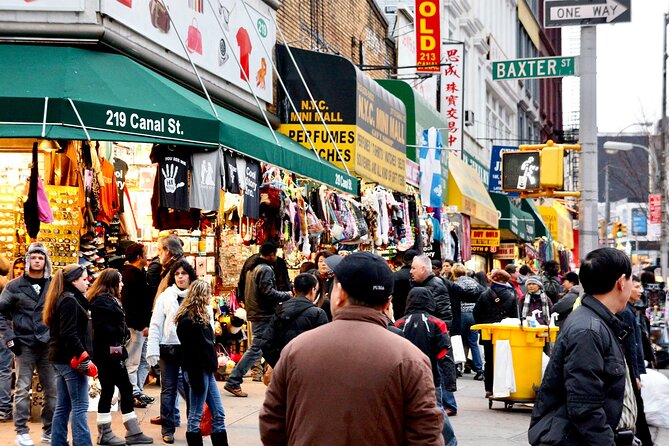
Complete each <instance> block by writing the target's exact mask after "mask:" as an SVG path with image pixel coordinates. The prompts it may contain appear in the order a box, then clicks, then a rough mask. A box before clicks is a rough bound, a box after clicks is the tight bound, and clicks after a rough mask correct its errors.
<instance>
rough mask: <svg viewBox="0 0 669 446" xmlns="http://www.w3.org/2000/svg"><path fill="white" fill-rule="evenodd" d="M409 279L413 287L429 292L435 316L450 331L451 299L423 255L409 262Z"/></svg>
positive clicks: (428, 260) (430, 262)
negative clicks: (425, 289) (444, 323)
mask: <svg viewBox="0 0 669 446" xmlns="http://www.w3.org/2000/svg"><path fill="white" fill-rule="evenodd" d="M411 279H412V280H413V286H414V287H425V288H427V289H428V290H430V292H431V293H432V298H433V299H434V304H435V306H436V310H435V316H437V317H438V318H439V319H441V320H442V321H444V322H446V325H447V326H448V330H449V331H450V330H451V328H452V327H451V326H452V324H453V312H452V311H451V298H450V296H449V295H448V289H447V288H446V284H444V281H443V280H441V277H437V276H435V275H434V273H433V272H432V260H430V258H429V257H428V256H426V255H425V254H423V255H420V256H416V257H414V259H413V262H411Z"/></svg>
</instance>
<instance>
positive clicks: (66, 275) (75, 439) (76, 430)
mask: <svg viewBox="0 0 669 446" xmlns="http://www.w3.org/2000/svg"><path fill="white" fill-rule="evenodd" d="M87 289H88V274H87V272H86V268H84V267H83V266H82V265H77V264H71V265H67V266H65V268H63V269H61V270H58V272H56V274H54V275H53V278H52V280H51V284H50V285H49V290H48V291H47V294H46V298H45V302H44V311H43V316H42V317H43V320H44V324H45V325H46V326H47V327H49V329H50V335H51V339H50V341H49V361H51V363H52V364H53V368H54V370H55V372H56V409H55V410H54V413H53V423H52V428H51V442H52V444H54V445H63V444H68V442H67V422H68V420H69V419H70V412H72V444H75V445H77V446H90V445H91V444H92V443H91V433H90V431H89V430H88V420H87V411H88V376H96V375H97V374H98V371H97V367H96V366H95V364H93V362H92V361H91V359H90V357H89V352H92V351H93V345H92V342H91V333H90V329H89V326H88V307H89V305H88V301H87V300H86V297H85V296H84V293H86V290H87Z"/></svg>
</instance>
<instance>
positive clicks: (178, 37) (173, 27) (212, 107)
mask: <svg viewBox="0 0 669 446" xmlns="http://www.w3.org/2000/svg"><path fill="white" fill-rule="evenodd" d="M159 1H160V3H161V4H162V5H163V8H165V11H167V17H169V18H170V23H171V24H172V29H173V30H174V32H175V33H176V35H177V39H179V43H180V44H181V47H182V48H183V49H184V54H186V58H187V59H188V62H190V66H191V67H192V68H193V72H194V73H195V76H197V80H198V81H199V82H200V86H201V87H202V91H203V92H204V95H205V96H206V97H207V102H209V106H210V107H211V110H212V111H213V112H214V116H216V119H218V112H217V111H216V107H214V103H213V102H212V101H211V98H210V97H209V92H208V91H207V87H205V86H204V82H203V81H202V78H201V77H200V72H199V71H197V68H195V64H194V63H193V59H191V57H190V54H188V48H186V44H185V43H184V41H183V40H182V39H181V35H180V34H179V31H177V26H176V24H175V23H174V21H173V20H172V14H170V10H169V9H167V5H166V4H165V2H164V1H163V0H159Z"/></svg>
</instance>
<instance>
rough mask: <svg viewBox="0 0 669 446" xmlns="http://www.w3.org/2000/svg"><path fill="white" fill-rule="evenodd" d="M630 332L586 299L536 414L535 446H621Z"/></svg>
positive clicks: (560, 345) (568, 326)
mask: <svg viewBox="0 0 669 446" xmlns="http://www.w3.org/2000/svg"><path fill="white" fill-rule="evenodd" d="M625 330H629V327H628V326H627V325H626V324H624V323H623V322H622V320H620V319H619V318H617V317H616V316H615V315H614V314H613V313H611V312H610V311H609V310H608V309H607V308H606V307H605V306H604V305H603V304H602V303H601V302H599V301H598V300H597V299H595V298H594V297H592V296H589V295H585V296H584V297H583V301H582V305H581V306H579V307H578V308H577V309H576V310H575V311H574V312H573V313H572V314H571V316H569V318H568V319H567V321H566V323H565V324H564V326H563V329H562V331H561V334H560V336H559V337H558V339H557V343H556V344H555V348H554V349H553V353H552V355H551V359H550V362H549V363H548V367H547V368H546V373H545V374H544V377H543V381H542V383H541V388H540V389H539V392H538V394H537V400H536V403H535V405H534V410H533V411H532V420H531V422H530V430H529V432H528V439H529V441H530V444H532V445H545V444H555V445H565V446H576V445H583V446H585V445H588V446H611V445H613V444H615V441H614V432H615V431H616V428H617V427H618V423H619V422H620V417H621V415H622V408H623V398H624V394H625V380H626V373H627V370H626V367H625V356H624V351H623V347H622V346H621V343H620V340H619V339H620V338H621V337H624V336H623V332H624V331H625Z"/></svg>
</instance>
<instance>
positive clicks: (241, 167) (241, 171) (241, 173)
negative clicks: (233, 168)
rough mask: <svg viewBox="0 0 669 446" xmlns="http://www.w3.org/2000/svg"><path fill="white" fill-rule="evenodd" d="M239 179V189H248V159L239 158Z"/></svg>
mask: <svg viewBox="0 0 669 446" xmlns="http://www.w3.org/2000/svg"><path fill="white" fill-rule="evenodd" d="M236 161H237V174H238V176H237V179H238V180H239V188H240V189H242V190H244V189H246V174H245V172H246V158H244V157H241V156H238V157H237V159H236Z"/></svg>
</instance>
